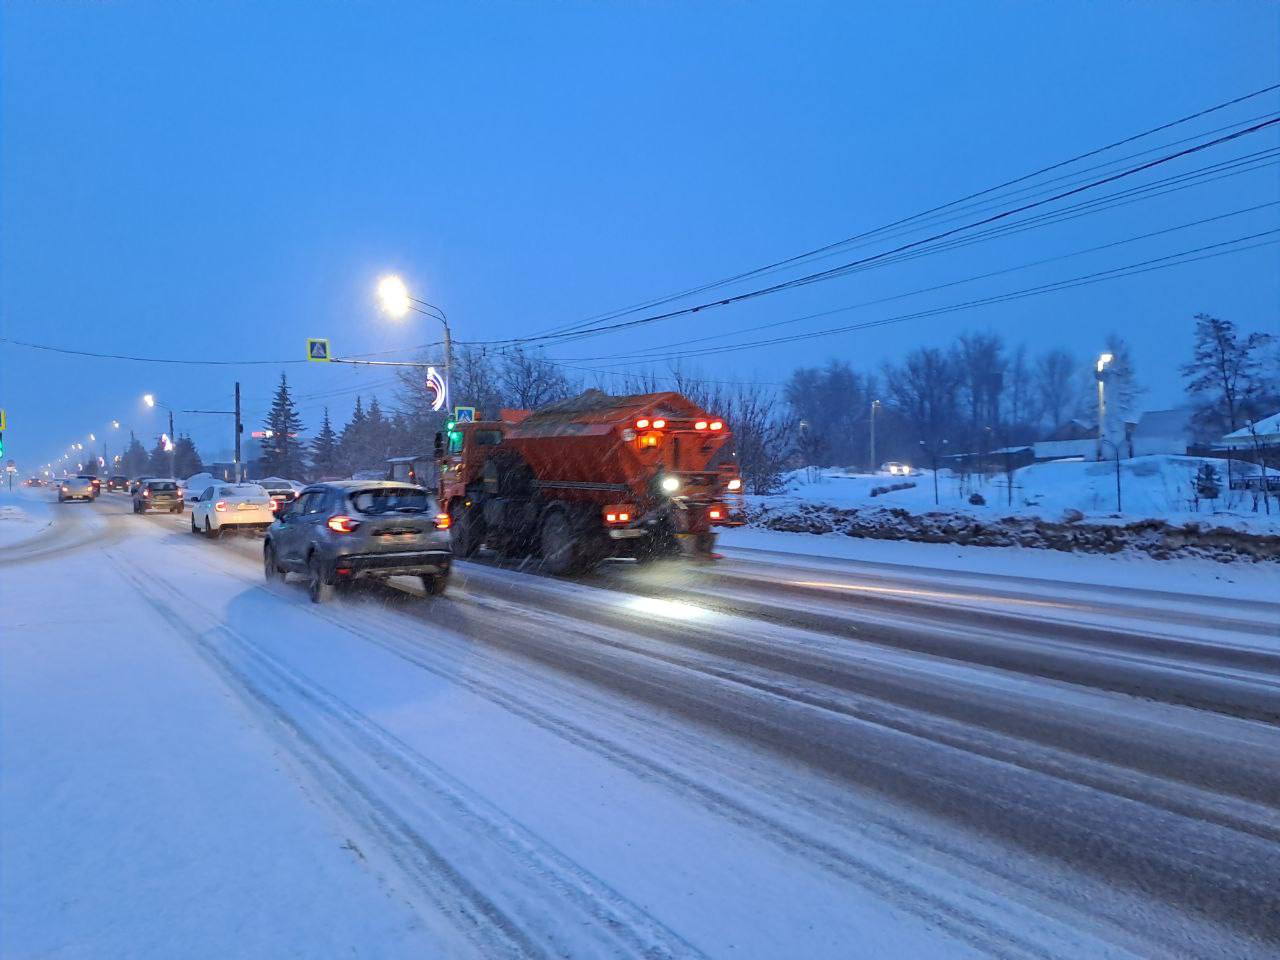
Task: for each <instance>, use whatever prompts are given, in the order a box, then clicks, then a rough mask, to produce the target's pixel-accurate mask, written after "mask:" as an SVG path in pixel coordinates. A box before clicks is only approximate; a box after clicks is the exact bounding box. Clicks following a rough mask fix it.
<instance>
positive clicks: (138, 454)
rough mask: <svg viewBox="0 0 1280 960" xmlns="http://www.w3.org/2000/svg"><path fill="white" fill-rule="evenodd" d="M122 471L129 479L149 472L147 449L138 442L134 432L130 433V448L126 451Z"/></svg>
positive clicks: (121, 465)
mask: <svg viewBox="0 0 1280 960" xmlns="http://www.w3.org/2000/svg"><path fill="white" fill-rule="evenodd" d="M120 469H121V470H123V471H124V473H125V476H127V477H140V476H142V475H143V474H144V473H146V472H147V449H146V447H144V446H143V445H142V444H141V443H140V442H138V438H137V437H136V436H134V434H133V431H132V430H130V431H129V446H128V447H127V448H126V449H125V452H124V457H123V459H122V460H121V462H120Z"/></svg>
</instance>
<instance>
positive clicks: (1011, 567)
mask: <svg viewBox="0 0 1280 960" xmlns="http://www.w3.org/2000/svg"><path fill="white" fill-rule="evenodd" d="M720 546H721V548H722V550H723V551H724V552H725V553H726V555H728V556H731V557H738V558H740V559H754V558H753V557H752V555H751V554H750V553H748V552H747V551H754V550H769V551H777V552H778V553H781V554H791V555H794V556H795V561H794V562H796V563H802V562H810V561H813V560H814V559H819V560H833V561H850V560H851V561H857V562H860V563H872V564H877V565H885V566H890V567H902V568H916V569H914V570H912V572H913V573H914V572H919V571H920V570H921V569H926V568H927V569H929V570H939V571H952V572H957V573H965V574H974V575H978V576H984V577H990V576H998V577H1034V578H1037V579H1042V580H1046V581H1061V582H1065V583H1073V584H1083V585H1093V586H1105V587H1126V588H1130V589H1140V590H1159V591H1163V592H1167V593H1182V594H1189V595H1197V596H1206V597H1223V598H1226V599H1229V600H1262V601H1270V602H1273V603H1275V602H1280V569H1277V566H1276V565H1275V564H1245V563H1235V564H1221V563H1216V562H1214V561H1212V560H1200V559H1189V558H1183V559H1175V560H1153V559H1151V558H1149V557H1144V556H1134V555H1131V554H1123V555H1107V554H1090V553H1060V552H1058V551H1055V550H1036V549H1029V548H1022V547H965V546H956V545H953V544H945V543H916V542H911V541H906V540H868V539H862V538H857V537H847V536H845V535H843V534H839V533H827V534H809V533H783V532H781V531H775V530H760V529H755V528H752V527H738V528H734V529H729V530H725V531H723V532H722V533H721V535H720ZM770 559H771V560H773V561H775V562H786V561H785V558H783V559H780V558H778V557H772V558H770Z"/></svg>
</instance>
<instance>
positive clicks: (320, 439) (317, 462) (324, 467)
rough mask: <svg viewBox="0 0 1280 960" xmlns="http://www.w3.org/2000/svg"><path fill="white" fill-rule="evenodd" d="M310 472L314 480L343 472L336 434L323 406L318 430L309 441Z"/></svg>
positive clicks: (336, 475) (331, 477) (326, 408)
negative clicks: (322, 416)
mask: <svg viewBox="0 0 1280 960" xmlns="http://www.w3.org/2000/svg"><path fill="white" fill-rule="evenodd" d="M311 473H312V475H313V477H314V479H316V480H325V479H333V478H335V477H338V476H341V475H342V473H343V469H342V458H341V454H340V452H339V449H338V434H337V433H336V432H335V431H334V429H333V424H332V422H330V420H329V408H328V407H325V408H324V419H323V420H321V421H320V432H319V433H317V434H316V438H315V439H314V440H312V441H311Z"/></svg>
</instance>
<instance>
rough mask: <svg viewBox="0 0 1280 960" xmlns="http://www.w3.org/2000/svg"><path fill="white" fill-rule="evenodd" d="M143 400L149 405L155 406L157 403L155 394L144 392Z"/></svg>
mask: <svg viewBox="0 0 1280 960" xmlns="http://www.w3.org/2000/svg"><path fill="white" fill-rule="evenodd" d="M142 402H143V403H145V404H146V405H147V406H148V407H154V406H155V405H156V398H155V394H153V393H144V394H143V395H142Z"/></svg>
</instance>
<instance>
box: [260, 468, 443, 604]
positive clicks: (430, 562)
mask: <svg viewBox="0 0 1280 960" xmlns="http://www.w3.org/2000/svg"><path fill="white" fill-rule="evenodd" d="M448 527H449V517H448V515H447V514H443V513H441V512H440V510H439V507H438V506H437V504H436V499H435V497H434V496H433V495H432V493H431V491H429V490H425V489H423V488H422V487H417V486H413V485H411V484H407V483H393V482H389V481H376V480H337V481H333V482H331V483H318V484H314V485H312V486H310V487H307V488H306V489H305V490H303V491H302V493H301V494H299V496H298V499H297V500H294V501H293V502H292V503H291V504H289V506H288V507H287V508H286V509H285V510H284V511H283V512H282V513H281V514H280V515H279V516H278V517H277V518H276V520H275V522H274V523H272V524H271V526H270V527H269V528H268V529H267V534H266V540H265V542H264V543H263V546H262V561H263V567H264V569H265V571H266V576H267V579H268V580H278V579H282V578H283V577H284V576H285V575H286V574H288V573H290V572H292V573H301V574H304V575H305V576H306V577H307V582H308V588H309V593H310V595H311V599H312V601H314V602H316V603H319V602H320V601H322V600H324V599H325V598H326V597H327V596H328V595H329V593H330V592H331V591H332V589H333V588H334V587H335V586H347V585H351V584H354V583H356V582H357V581H359V580H368V579H385V578H387V577H400V576H415V577H420V578H421V579H422V585H423V588H424V589H425V590H426V592H427V593H428V594H439V593H443V592H444V589H445V586H446V585H447V584H448V582H449V571H450V568H451V566H452V563H453V551H452V549H451V548H450V546H449V529H448Z"/></svg>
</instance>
